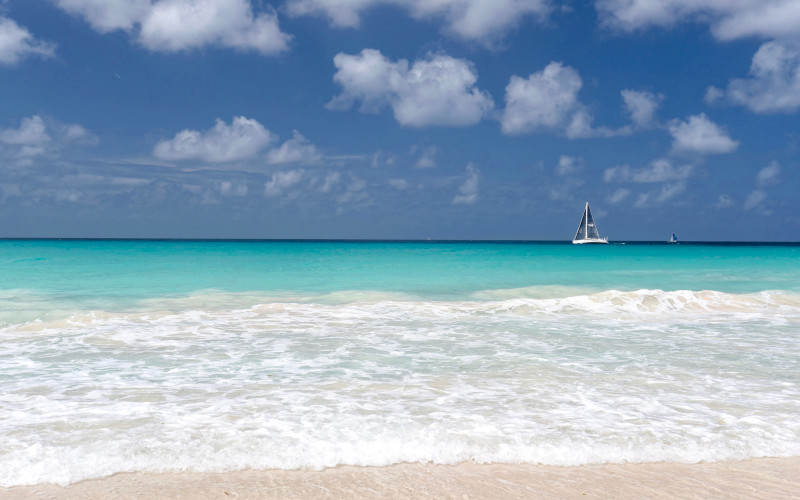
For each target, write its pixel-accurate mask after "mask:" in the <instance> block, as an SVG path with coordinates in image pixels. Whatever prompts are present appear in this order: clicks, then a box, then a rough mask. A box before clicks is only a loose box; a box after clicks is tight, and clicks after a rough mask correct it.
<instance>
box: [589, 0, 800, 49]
mask: <svg viewBox="0 0 800 500" xmlns="http://www.w3.org/2000/svg"><path fill="white" fill-rule="evenodd" d="M595 5H596V7H597V11H598V14H599V16H600V21H601V23H602V24H604V25H606V26H609V27H612V28H616V29H621V30H624V31H634V30H637V29H642V28H647V27H649V26H665V27H669V26H673V25H675V24H678V23H680V22H685V21H694V22H701V23H706V24H708V25H710V26H711V32H712V33H713V34H714V36H715V37H716V38H717V39H718V40H734V39H738V38H743V37H749V36H758V37H766V38H784V37H796V36H797V33H798V32H800V4H799V3H798V2H797V1H796V0H736V1H733V0H658V1H654V0H596V2H595Z"/></svg>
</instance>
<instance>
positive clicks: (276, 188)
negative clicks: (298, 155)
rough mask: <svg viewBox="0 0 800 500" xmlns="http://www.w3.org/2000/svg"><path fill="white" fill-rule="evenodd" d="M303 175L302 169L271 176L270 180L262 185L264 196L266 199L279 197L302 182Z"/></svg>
mask: <svg viewBox="0 0 800 500" xmlns="http://www.w3.org/2000/svg"><path fill="white" fill-rule="evenodd" d="M304 174H305V170H303V169H302V168H298V169H296V170H286V171H283V172H276V173H274V174H272V179H271V180H270V181H269V182H265V183H264V196H265V197H267V198H273V197H275V196H279V195H280V194H282V193H283V192H284V191H286V190H287V189H289V188H290V187H292V186H294V185H295V184H297V183H298V182H300V181H301V180H303V175H304Z"/></svg>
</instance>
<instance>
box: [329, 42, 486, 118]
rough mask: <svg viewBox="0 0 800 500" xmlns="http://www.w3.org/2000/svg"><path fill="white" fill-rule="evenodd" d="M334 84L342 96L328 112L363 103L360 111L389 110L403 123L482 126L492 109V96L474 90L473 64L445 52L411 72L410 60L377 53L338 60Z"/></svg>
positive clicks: (340, 56)
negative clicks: (392, 58)
mask: <svg viewBox="0 0 800 500" xmlns="http://www.w3.org/2000/svg"><path fill="white" fill-rule="evenodd" d="M333 63H334V65H335V66H336V69H337V71H336V73H335V75H334V77H333V79H334V81H335V82H336V83H338V84H339V85H341V87H342V92H341V94H339V95H338V96H336V97H335V98H334V99H333V100H332V101H331V102H330V103H329V104H328V107H329V108H330V109H340V110H345V109H349V108H350V107H351V106H353V105H354V104H355V103H356V102H360V103H361V105H360V111H361V112H365V113H368V112H377V111H379V110H380V109H382V108H384V107H386V106H388V107H391V108H392V110H393V112H394V116H395V119H396V120H397V121H398V122H399V123H400V124H402V125H408V126H412V127H424V126H429V125H442V126H446V125H451V126H465V125H473V124H475V123H478V122H479V121H480V120H481V119H482V118H483V117H484V116H485V115H486V114H487V113H489V112H490V111H491V110H492V108H493V107H494V102H493V101H492V98H491V97H490V96H489V94H488V93H486V92H483V91H481V90H479V89H477V88H476V87H475V82H476V81H477V79H478V76H477V73H476V72H475V69H474V67H473V65H472V64H471V63H470V62H469V61H466V60H464V59H455V58H452V57H449V56H447V55H444V54H428V56H427V58H425V59H423V60H419V61H416V62H415V63H414V64H413V66H411V67H410V68H409V65H408V61H406V60H405V59H400V60H399V61H397V62H392V61H390V60H389V59H387V58H386V57H384V56H383V54H381V53H380V51H378V50H374V49H364V50H362V51H361V53H360V54H356V55H349V54H344V53H339V54H337V55H336V57H334V59H333Z"/></svg>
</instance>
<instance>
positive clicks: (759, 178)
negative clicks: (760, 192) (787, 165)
mask: <svg viewBox="0 0 800 500" xmlns="http://www.w3.org/2000/svg"><path fill="white" fill-rule="evenodd" d="M780 175H781V166H780V165H779V164H778V162H776V161H773V162H772V163H770V164H769V165H767V166H766V167H764V168H762V169H761V170H759V171H758V174H757V175H756V186H758V187H762V188H763V187H768V186H774V185H775V184H777V183H778V180H779V179H780Z"/></svg>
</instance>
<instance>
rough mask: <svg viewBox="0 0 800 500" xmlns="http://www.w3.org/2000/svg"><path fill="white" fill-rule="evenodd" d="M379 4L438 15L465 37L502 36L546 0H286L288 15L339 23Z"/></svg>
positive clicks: (545, 9) (545, 7)
mask: <svg viewBox="0 0 800 500" xmlns="http://www.w3.org/2000/svg"><path fill="white" fill-rule="evenodd" d="M379 5H395V6H398V7H401V8H403V9H405V10H407V11H408V12H409V13H410V14H411V15H412V16H413V17H415V18H417V19H420V20H425V21H427V20H431V19H436V20H438V19H442V20H444V22H445V30H446V31H447V32H448V33H450V34H452V35H454V36H457V37H460V38H463V39H466V40H481V41H486V42H491V41H494V40H497V39H499V38H502V37H503V36H504V35H505V34H506V33H507V32H508V31H509V30H511V29H513V28H514V27H515V26H517V25H518V24H519V22H520V21H521V20H522V19H523V18H525V17H526V16H534V17H536V18H538V19H540V20H544V19H545V18H546V17H547V15H548V14H549V12H550V10H551V8H550V2H549V1H548V0H435V1H431V0H289V2H288V3H287V9H288V11H289V14H290V15H293V16H301V15H323V16H326V17H328V19H330V21H331V23H333V24H334V25H335V26H339V27H349V28H353V27H357V26H358V25H359V24H360V22H361V14H362V13H363V12H364V11H366V10H367V9H370V8H373V7H376V6H379Z"/></svg>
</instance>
